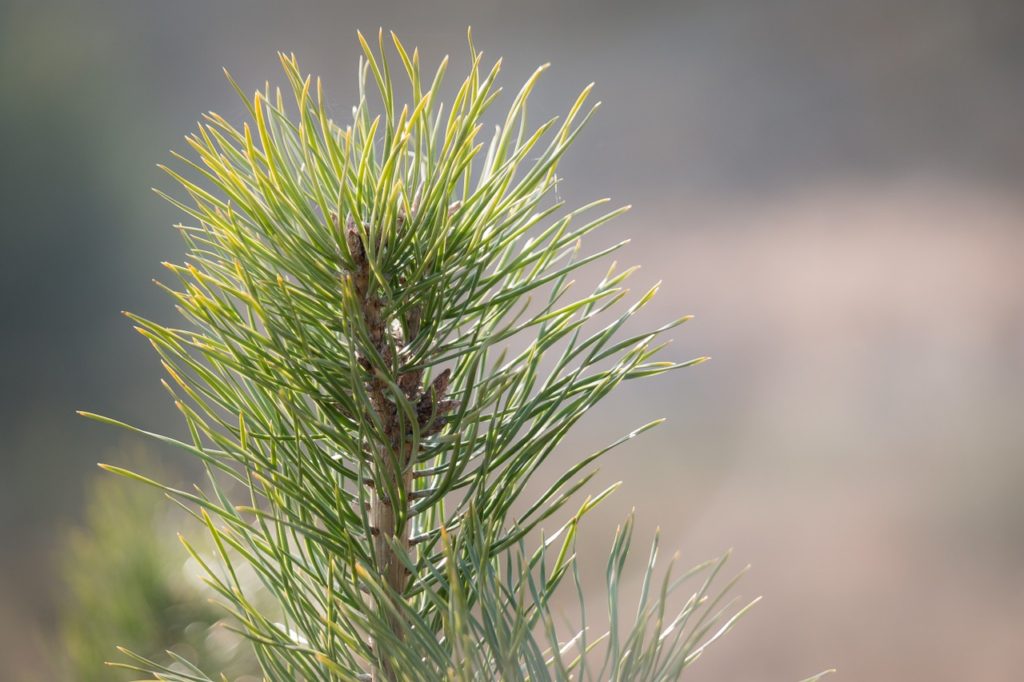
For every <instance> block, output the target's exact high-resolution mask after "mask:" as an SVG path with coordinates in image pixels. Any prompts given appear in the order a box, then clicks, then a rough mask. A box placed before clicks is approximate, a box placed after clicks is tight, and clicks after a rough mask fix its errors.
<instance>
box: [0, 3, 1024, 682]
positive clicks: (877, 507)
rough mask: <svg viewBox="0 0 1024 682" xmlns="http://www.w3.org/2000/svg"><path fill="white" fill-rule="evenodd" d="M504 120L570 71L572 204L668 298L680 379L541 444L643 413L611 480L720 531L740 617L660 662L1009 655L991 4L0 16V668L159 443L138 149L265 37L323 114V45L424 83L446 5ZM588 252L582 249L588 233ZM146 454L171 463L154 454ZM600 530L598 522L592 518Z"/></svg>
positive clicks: (760, 665) (332, 57)
mask: <svg viewBox="0 0 1024 682" xmlns="http://www.w3.org/2000/svg"><path fill="white" fill-rule="evenodd" d="M468 24H472V25H473V27H474V32H475V37H476V42H477V45H478V47H479V48H481V49H483V50H484V51H485V52H486V53H487V54H488V55H490V56H492V57H497V56H499V55H503V56H504V57H505V64H506V67H507V68H506V69H505V73H504V76H503V83H504V84H505V85H506V86H507V89H515V88H516V87H518V84H519V81H520V80H521V79H522V78H524V77H525V76H526V75H527V74H528V73H529V72H530V71H531V70H532V68H533V67H534V66H535V65H536V64H539V63H541V62H545V61H551V62H553V64H554V66H553V68H552V69H551V71H550V72H549V75H548V76H547V77H546V78H545V80H544V81H543V85H542V87H541V88H540V90H539V91H538V94H537V102H536V103H535V104H534V105H533V109H532V110H531V111H533V112H535V115H536V118H537V120H540V118H541V115H542V114H550V113H555V112H557V111H560V110H562V109H564V107H565V106H566V104H567V103H568V100H570V99H571V96H572V93H571V92H570V91H575V90H576V89H578V88H580V87H582V86H583V85H586V84H587V83H588V82H590V81H591V80H596V81H597V83H598V86H597V95H598V97H599V98H600V99H602V100H603V101H604V106H603V107H602V110H601V111H600V113H599V115H598V116H597V118H596V119H595V120H594V122H593V124H592V125H591V127H590V128H589V129H588V131H587V132H586V133H585V135H584V136H583V138H582V139H581V142H580V144H579V145H578V148H577V149H576V150H575V151H574V152H573V153H572V154H571V155H570V157H569V158H568V160H567V162H566V164H565V167H564V168H563V171H564V174H565V175H566V177H567V181H566V183H565V190H564V194H565V196H566V198H568V199H570V200H571V201H577V202H579V201H583V200H586V199H590V198H593V197H595V196H603V195H611V196H613V197H614V198H616V199H617V200H620V201H622V202H630V203H633V204H635V206H636V208H635V210H634V211H633V212H632V213H630V214H629V215H628V216H627V217H625V218H624V219H622V220H620V221H619V222H618V224H617V225H616V226H615V227H614V228H612V230H611V231H610V232H609V233H608V234H607V235H606V237H607V238H615V237H619V236H621V235H628V236H631V237H633V239H634V241H633V244H632V246H630V247H629V249H628V250H627V251H626V253H625V254H624V255H623V260H626V261H630V262H638V263H642V264H643V266H644V269H643V271H642V273H641V275H640V276H639V279H640V282H639V283H640V284H650V283H651V282H653V281H655V280H657V279H659V278H661V279H664V286H663V288H662V295H661V296H660V298H659V300H658V301H657V303H656V305H655V306H654V308H655V310H653V311H652V313H651V319H652V320H654V319H655V318H666V317H669V316H674V315H676V314H678V313H695V314H696V315H697V319H696V320H694V321H693V322H692V323H690V324H688V325H686V326H685V327H684V328H683V329H681V330H679V331H678V332H677V333H676V334H675V336H676V338H677V342H676V344H675V345H674V346H673V350H672V351H671V352H672V353H674V354H675V355H676V357H678V358H680V359H682V358H684V357H691V356H693V355H698V354H705V353H707V354H710V355H713V356H714V361H713V362H711V363H709V364H706V365H703V366H701V367H700V368H697V369H694V370H690V371H686V372H683V373H680V374H677V375H674V376H671V377H669V378H662V379H660V380H657V381H655V382H652V383H649V384H647V385H646V386H642V385H634V386H631V387H628V388H626V389H624V390H623V392H622V393H621V395H619V396H618V397H616V398H613V399H611V400H610V401H609V402H608V403H607V404H605V405H603V406H601V407H600V408H599V409H597V410H595V413H594V415H593V417H591V418H588V420H587V421H586V422H585V424H584V426H583V427H582V429H581V432H580V433H579V434H577V435H576V436H575V437H574V438H575V440H574V441H573V442H572V443H571V444H570V447H568V448H566V449H564V450H563V451H562V457H565V458H569V457H571V456H572V455H573V453H574V452H575V451H576V448H583V447H589V446H591V445H595V446H596V445H599V444H601V443H602V442H604V441H606V440H608V439H611V438H613V437H615V436H617V435H619V434H620V433H621V432H624V431H625V430H628V429H629V428H632V427H633V426H636V425H637V424H639V423H641V420H646V418H647V417H648V416H658V415H664V416H667V417H669V422H668V424H667V425H666V426H665V427H663V428H662V429H661V430H660V431H656V432H654V433H653V434H648V436H646V437H645V438H643V439H641V440H640V441H638V442H636V443H633V444H631V445H630V446H629V447H627V448H624V449H622V450H621V451H619V452H616V453H614V454H613V455H612V456H611V457H610V459H609V460H607V462H606V463H605V465H604V469H603V472H602V478H603V479H604V480H608V481H610V480H615V479H618V478H624V479H625V480H626V484H625V486H624V488H623V490H622V491H621V492H620V493H619V494H618V495H617V496H616V497H615V498H614V499H613V500H611V501H610V502H608V503H607V506H606V507H605V508H604V509H603V510H602V511H601V512H600V514H599V519H597V520H596V521H595V522H592V523H591V525H590V532H591V533H592V535H593V544H592V545H591V546H592V547H593V549H592V550H588V551H592V556H589V557H585V558H588V559H590V560H593V561H598V560H599V559H600V557H601V553H602V552H603V551H604V549H605V547H606V544H607V541H608V539H609V536H610V530H611V527H612V525H613V524H614V523H615V521H616V520H617V519H618V518H620V517H621V515H622V514H624V513H626V512H627V511H628V510H629V509H630V508H631V507H632V506H635V507H636V508H637V512H638V514H639V525H640V527H642V528H644V529H645V530H644V536H645V537H647V536H649V535H650V533H651V532H653V528H654V526H655V525H656V524H660V525H661V527H662V529H663V534H664V542H665V544H666V545H667V546H668V547H670V548H672V547H678V548H679V549H681V550H682V555H683V562H684V563H696V562H697V561H698V560H701V559H703V558H706V557H707V556H710V555H711V554H713V553H717V552H719V551H721V550H723V549H725V548H727V547H730V546H731V547H734V548H735V556H736V558H737V559H738V562H737V565H741V564H743V563H746V562H750V563H752V564H753V566H754V568H753V571H752V573H751V574H750V575H749V577H748V578H747V579H745V580H744V582H743V583H742V587H741V591H742V592H743V594H745V595H750V596H752V595H755V594H764V595H765V596H766V598H765V600H764V602H763V603H762V604H761V605H760V606H758V607H757V609H756V610H755V611H754V612H753V613H752V614H751V615H750V616H749V618H747V619H746V620H745V621H744V622H743V623H742V624H741V626H740V627H739V628H738V629H737V630H736V631H735V632H734V633H733V634H732V635H730V636H729V637H728V638H727V639H726V640H725V641H723V642H722V643H721V644H720V645H718V646H716V648H714V649H713V650H711V651H710V652H709V653H708V654H707V656H706V658H705V660H702V661H701V662H700V664H699V665H697V666H696V667H695V668H694V669H693V675H692V678H691V679H693V680H739V681H746V680H750V681H754V680H795V679H799V678H800V677H802V676H805V675H808V674H811V673H813V672H816V671H817V670H820V669H822V668H824V667H828V666H831V665H836V666H838V667H839V668H840V677H839V678H838V679H844V680H930V681H933V682H947V681H948V682H954V681H956V682H959V681H963V680H1007V681H1009V680H1016V679H1019V675H1020V670H1021V669H1022V667H1024V648H1022V647H1021V642H1022V637H1024V503H1022V502H1021V499H1022V498H1021V495H1022V492H1021V490H1022V486H1024V458H1022V457H1021V455H1022V454H1024V452H1022V450H1024V448H1022V436H1024V423H1022V420H1021V408H1022V406H1024V381H1022V380H1024V286H1022V285H1024V274H1022V269H1024V224H1022V219H1024V195H1022V192H1021V190H1022V180H1024V115H1022V112H1024V108H1022V105H1024V3H1020V2H1018V1H1014V0H1006V1H1005V2H1000V1H997V0H975V1H969V0H962V1H954V0H865V1H861V2H852V1H851V2H843V1H840V0H833V1H829V0H806V1H803V0H780V1H778V2H764V1H756V0H751V1H750V2H732V1H719V2H712V1H707V2H691V1H687V0H681V1H680V2H666V3H662V4H658V3H650V2H645V1H641V0H634V1H632V2H628V3H626V2H623V3H615V2H611V1H610V0H603V1H599V2H584V1H583V0H577V1H575V2H549V1H547V2H545V1H540V0H536V1H535V0H529V1H527V2H511V1H507V2H497V1H495V0H476V1H473V2H470V1H468V0H453V1H450V2H435V3H426V2H420V3H412V2H410V3H406V4H403V3H396V2H374V3H345V2H327V1H322V2H291V3H278V4H270V3H266V2H254V1H248V2H243V1H241V0H239V1H232V2H197V1H185V2H174V3H170V2H166V3H160V2H154V1H141V0H134V1H129V0H121V1H103V0H97V1H94V2H89V3H85V2H71V1H67V2H63V3H55V2H43V1H39V0H36V1H26V2H14V3H13V4H12V3H11V2H0V258H2V267H0V325H2V326H0V435H2V438H0V457H2V459H0V462H2V468H0V680H5V681H6V680H13V681H16V682H20V681H22V680H42V679H47V680H49V679H55V677H54V673H53V672H52V667H51V666H52V665H53V664H54V663H55V661H56V660H57V658H58V653H59V652H58V651H57V650H56V648H55V647H57V645H54V644H52V643H48V638H49V637H50V636H51V630H52V627H53V622H54V614H55V609H56V607H57V605H59V603H60V599H61V596H60V595H61V592H60V590H61V588H60V585H59V583H58V581H57V580H56V578H55V575H54V570H53V566H54V558H55V557H54V552H55V549H54V548H55V545H56V540H57V538H58V537H59V534H60V532H61V531H62V529H65V528H67V527H68V526H70V525H72V524H74V523H75V521H76V515H77V511H78V508H79V504H80V502H81V494H82V490H83V485H84V483H85V482H86V480H87V479H88V478H89V477H91V476H94V475H96V474H95V467H94V463H95V462H96V461H97V460H99V459H105V460H116V459H117V458H118V456H119V452H121V451H123V450H124V449H126V448H128V447H129V446H130V440H129V439H125V438H124V436H123V435H122V434H119V433H117V432H116V431H114V430H113V429H104V428H101V427H99V426H98V425H95V424H92V423H89V422H85V421H84V420H82V419H79V418H76V417H75V416H74V414H73V411H74V410H75V409H76V408H83V407H85V408H89V409H91V410H94V411H98V412H103V413H107V414H112V415H115V416H118V417H121V418H124V419H126V420H127V421H131V422H134V423H138V424H140V425H144V426H149V427H154V428H156V429H158V430H159V429H163V430H172V431H173V430H178V429H180V426H179V425H178V423H177V420H176V419H175V416H174V413H173V408H172V407H171V406H170V405H169V404H168V403H167V401H166V400H164V397H163V394H162V390H161V389H160V387H159V385H158V383H157V380H158V377H159V374H160V371H159V366H158V364H157V362H156V361H155V359H154V356H153V354H152V353H151V352H150V351H149V348H148V346H147V345H146V344H145V343H144V342H142V340H141V339H139V338H138V337H137V336H136V335H134V334H133V333H132V332H131V330H130V326H129V325H128V324H127V323H126V321H125V320H123V319H122V318H121V317H120V316H119V315H118V311H119V310H121V309H122V308H126V309H131V310H134V311H139V312H142V313H145V314H148V315H152V316H161V315H162V316H164V318H163V319H168V318H167V312H168V306H167V303H166V301H164V300H163V299H162V297H161V296H160V295H159V292H158V290H157V289H156V288H155V287H152V286H151V285H149V279H150V277H152V276H155V275H156V274H157V273H158V272H159V270H160V268H159V265H158V264H159V262H160V261H161V260H165V259H168V260H173V259H176V258H178V257H179V256H180V254H181V251H182V249H181V246H180V244H179V242H178V240H177V236H176V235H175V234H174V232H173V231H172V230H171V229H169V225H170V224H171V223H172V222H174V221H175V220H176V219H177V216H176V215H175V214H174V212H173V210H172V209H171V208H170V207H169V206H166V205H164V204H162V203H161V202H160V201H159V200H158V199H157V198H156V197H155V196H153V195H152V194H151V193H150V192H149V188H150V187H151V186H154V185H160V186H163V187H168V186H169V185H168V183H167V182H166V181H165V180H164V179H163V178H162V177H161V175H160V174H159V172H158V171H157V170H156V169H155V167H154V165H155V163H157V162H163V161H166V160H167V159H168V154H167V150H168V149H169V148H171V147H175V148H179V149H180V148H182V147H183V146H184V145H183V144H182V143H181V136H182V135H183V134H185V133H186V132H188V131H190V130H191V127H192V125H193V123H194V121H195V119H196V118H197V116H198V114H199V113H200V112H201V111H205V110H208V109H214V110H217V111H218V112H220V113H223V114H225V115H227V116H228V117H229V118H236V119H237V118H238V117H240V114H241V106H240V104H238V103H237V100H235V99H234V98H233V97H234V96H233V93H232V92H231V91H230V90H229V88H228V87H226V84H225V82H224V81H223V78H222V76H221V73H220V67H221V66H227V67H229V68H230V69H231V70H232V72H233V73H234V74H235V76H236V77H237V78H238V79H239V80H240V82H241V83H242V84H243V86H244V87H246V88H247V89H254V88H256V87H259V86H260V85H261V83H262V81H263V80H264V79H265V78H270V79H272V80H277V79H278V74H279V73H280V72H279V69H278V66H277V62H276V51H277V50H286V51H294V52H296V53H297V54H298V55H299V57H300V60H301V62H302V64H303V67H304V68H305V69H306V70H309V71H312V72H314V73H318V74H320V75H322V76H323V77H324V79H325V81H326V83H327V86H328V88H329V92H330V93H331V101H332V103H333V104H334V105H335V106H336V108H337V114H338V117H339V118H345V115H346V112H347V108H348V107H349V106H350V105H351V103H352V99H351V97H352V94H353V84H354V76H353V74H354V67H355V61H356V59H357V57H358V53H359V50H358V47H357V44H356V42H355V39H354V34H355V30H356V29H357V28H362V29H364V31H365V30H368V31H370V32H375V31H376V28H377V27H378V26H381V25H383V26H385V27H386V28H393V29H395V30H397V31H398V32H399V33H400V34H401V35H402V36H403V38H404V40H405V42H406V44H407V45H410V46H411V45H419V46H420V47H421V49H422V54H423V57H424V60H423V61H424V63H425V64H435V63H436V62H437V61H438V60H439V59H440V58H441V57H442V56H443V55H444V54H445V53H446V52H451V53H452V55H453V57H458V59H456V60H455V62H454V64H453V67H452V69H451V70H450V74H451V75H452V76H456V75H458V74H459V71H460V68H459V67H461V66H462V65H463V63H464V57H465V53H466V50H465V47H464V45H465V43H464V35H465V28H466V25H468ZM603 238H604V237H603ZM168 458H169V461H174V460H173V458H174V455H170V454H169V455H168ZM602 523H604V524H606V527H602Z"/></svg>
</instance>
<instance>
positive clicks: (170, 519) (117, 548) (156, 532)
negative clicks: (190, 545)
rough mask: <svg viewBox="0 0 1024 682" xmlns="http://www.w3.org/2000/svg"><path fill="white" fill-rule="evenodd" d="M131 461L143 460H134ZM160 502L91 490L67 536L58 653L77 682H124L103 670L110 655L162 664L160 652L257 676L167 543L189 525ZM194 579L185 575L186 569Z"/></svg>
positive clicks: (108, 483)
mask: <svg viewBox="0 0 1024 682" xmlns="http://www.w3.org/2000/svg"><path fill="white" fill-rule="evenodd" d="M137 459H141V457H138V458H137ZM165 502H166V500H164V499H162V496H161V495H160V494H159V493H156V492H154V491H153V490H150V489H146V488H143V487H142V486H126V485H123V484H122V483H121V482H120V481H117V480H113V479H112V478H108V477H104V476H100V477H97V479H96V480H94V481H93V482H92V484H91V486H90V489H89V493H88V497H87V501H86V508H85V512H84V519H83V525H82V526H81V527H79V528H76V529H74V530H73V531H71V532H69V534H68V536H67V538H66V540H65V543H64V550H63V556H62V572H63V576H64V579H65V584H66V591H67V596H66V599H65V600H64V603H63V608H62V613H61V640H62V641H61V644H62V648H63V650H64V651H65V652H66V659H67V660H66V665H67V674H68V676H69V678H70V679H72V680H75V681H76V682H111V681H112V680H113V681H116V680H126V681H127V680H132V679H136V678H137V677H138V675H137V674H136V673H133V672H131V671H125V670H117V669H113V668H110V667H108V666H106V665H105V664H104V662H105V661H108V660H110V659H111V658H113V657H115V656H117V651H116V650H115V648H114V646H115V645H118V646H124V647H127V648H130V649H132V650H134V651H140V652H146V654H147V655H148V656H150V657H152V658H153V659H154V660H158V661H167V660H168V655H167V654H166V653H165V652H166V651H167V650H170V651H173V652H175V653H177V654H180V655H184V656H187V657H189V658H190V659H193V660H196V661H202V662H204V664H208V665H211V666H216V668H217V669H218V670H223V671H225V673H226V674H228V676H229V678H230V679H232V680H244V679H259V678H258V677H253V678H247V677H245V674H246V673H247V672H249V671H253V670H258V667H257V666H256V664H255V662H254V661H253V660H252V657H251V654H250V648H249V647H248V646H240V645H241V644H242V642H241V640H240V638H239V637H238V636H237V635H235V634H234V633H232V632H231V631H230V630H228V629H227V628H225V627H223V626H222V625H221V624H220V620H221V617H222V615H223V611H222V610H221V609H219V608H218V607H217V606H216V605H215V604H212V603H210V601H209V599H210V597H211V596H212V593H211V592H210V590H209V589H208V588H207V587H206V585H204V584H203V583H202V582H201V581H200V580H199V578H198V577H196V578H193V577H192V576H193V575H194V574H195V573H197V572H198V571H199V568H198V566H196V567H190V566H189V565H188V564H187V563H186V561H185V559H186V557H187V555H186V553H185V551H184V549H183V548H182V547H181V546H180V545H179V544H178V543H177V542H175V541H174V536H175V534H174V532H173V531H174V530H175V529H176V526H178V525H180V524H181V523H185V522H187V517H186V516H185V514H183V513H181V512H180V510H174V509H172V510H168V508H167V505H166V504H165ZM193 568H194V569H195V570H192V569H193Z"/></svg>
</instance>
